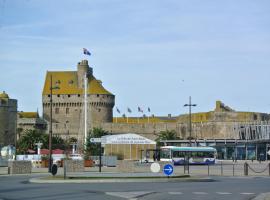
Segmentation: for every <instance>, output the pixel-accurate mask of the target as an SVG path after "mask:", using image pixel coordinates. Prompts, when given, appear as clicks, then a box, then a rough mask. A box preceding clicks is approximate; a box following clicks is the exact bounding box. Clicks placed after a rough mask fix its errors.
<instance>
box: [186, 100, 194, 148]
mask: <svg viewBox="0 0 270 200" xmlns="http://www.w3.org/2000/svg"><path fill="white" fill-rule="evenodd" d="M184 106H185V107H186V106H188V107H189V146H191V132H192V126H191V107H195V106H197V105H196V104H191V96H190V97H189V104H185V105H184Z"/></svg>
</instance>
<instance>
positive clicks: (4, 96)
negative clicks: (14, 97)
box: [0, 91, 9, 99]
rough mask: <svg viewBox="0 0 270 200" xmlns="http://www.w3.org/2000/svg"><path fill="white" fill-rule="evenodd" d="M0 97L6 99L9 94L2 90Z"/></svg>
mask: <svg viewBox="0 0 270 200" xmlns="http://www.w3.org/2000/svg"><path fill="white" fill-rule="evenodd" d="M0 98H1V99H2V98H5V99H8V98H9V96H8V94H7V93H5V91H3V92H2V93H0Z"/></svg>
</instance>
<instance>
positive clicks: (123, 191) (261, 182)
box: [0, 174, 270, 200]
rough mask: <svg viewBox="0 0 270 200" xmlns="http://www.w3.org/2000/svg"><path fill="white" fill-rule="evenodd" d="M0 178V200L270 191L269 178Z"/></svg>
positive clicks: (248, 195) (237, 195)
mask: <svg viewBox="0 0 270 200" xmlns="http://www.w3.org/2000/svg"><path fill="white" fill-rule="evenodd" d="M34 176H38V175H35V174H32V175H30V176H25V175H22V176H21V175H20V176H0V200H1V199H5V200H15V199H28V200H29V199H31V200H35V199H38V200H45V199H46V200H50V199H59V200H61V199H63V200H69V199H70V200H77V199H111V200H116V199H120V200H121V199H142V200H143V199H144V200H146V199H155V200H159V199H160V200H161V199H194V200H195V199H200V200H203V199H208V200H209V199H226V200H227V199H230V200H234V199H235V200H248V199H252V198H253V197H255V196H257V195H258V194H260V193H264V192H269V191H270V187H269V185H270V178H269V177H212V178H214V179H215V181H214V182H166V183H157V182H156V183H138V182H136V183H85V184H71V183H67V184H62V183H61V184H60V183H59V184H45V183H42V184H40V183H29V182H28V180H29V178H30V177H34Z"/></svg>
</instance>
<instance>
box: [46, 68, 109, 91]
mask: <svg viewBox="0 0 270 200" xmlns="http://www.w3.org/2000/svg"><path fill="white" fill-rule="evenodd" d="M51 75H52V84H53V87H54V86H58V87H59V89H54V90H52V94H84V91H83V88H79V87H78V77H77V71H58V72H57V71H56V72H47V74H46V79H45V84H44V88H43V93H42V94H43V95H47V94H50V84H51V80H50V77H51ZM88 84H89V86H90V87H88V94H111V93H110V92H109V91H107V90H106V89H105V88H104V87H103V86H102V83H101V81H99V80H97V79H96V78H95V77H94V76H92V77H91V78H89V79H88Z"/></svg>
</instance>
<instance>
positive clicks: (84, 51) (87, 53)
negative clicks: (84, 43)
mask: <svg viewBox="0 0 270 200" xmlns="http://www.w3.org/2000/svg"><path fill="white" fill-rule="evenodd" d="M83 54H85V55H88V56H91V53H90V51H88V50H87V49H86V48H83Z"/></svg>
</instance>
